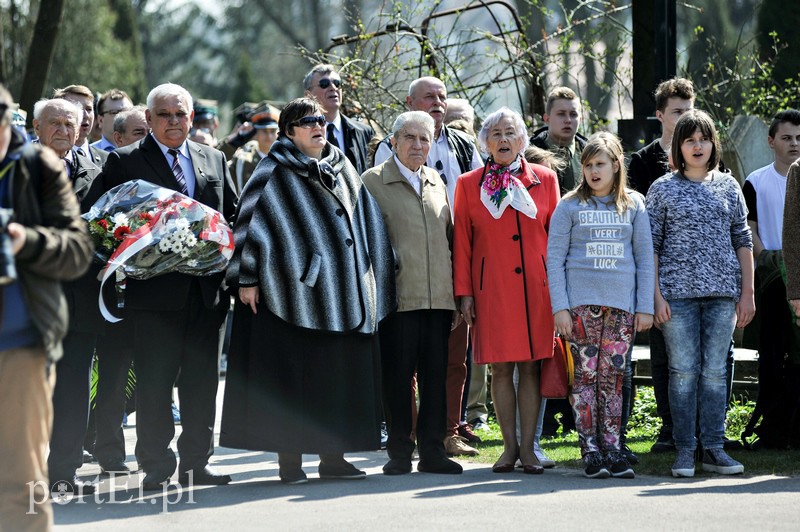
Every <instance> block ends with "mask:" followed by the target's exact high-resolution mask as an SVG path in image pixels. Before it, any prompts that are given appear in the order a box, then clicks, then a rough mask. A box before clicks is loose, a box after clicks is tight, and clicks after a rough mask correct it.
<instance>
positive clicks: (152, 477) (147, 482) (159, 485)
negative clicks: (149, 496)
mask: <svg viewBox="0 0 800 532" xmlns="http://www.w3.org/2000/svg"><path fill="white" fill-rule="evenodd" d="M171 479H172V475H164V474H163V473H147V474H145V476H144V479H142V490H143V491H161V490H163V489H164V485H165V484H166V485H169V482H170V480H171Z"/></svg>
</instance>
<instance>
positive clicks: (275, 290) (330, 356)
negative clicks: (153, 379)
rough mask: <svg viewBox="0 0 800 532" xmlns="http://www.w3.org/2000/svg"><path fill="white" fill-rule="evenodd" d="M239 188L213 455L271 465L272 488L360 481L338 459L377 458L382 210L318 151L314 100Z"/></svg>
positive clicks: (384, 300) (384, 287) (386, 292)
mask: <svg viewBox="0 0 800 532" xmlns="http://www.w3.org/2000/svg"><path fill="white" fill-rule="evenodd" d="M279 135H280V137H279V139H278V141H277V142H276V143H275V144H274V145H273V146H272V149H271V150H270V153H269V156H268V157H267V158H265V159H264V160H262V161H261V163H259V165H258V167H257V168H256V170H255V172H254V173H253V175H252V177H251V178H250V180H249V181H248V183H247V186H246V187H245V189H244V191H243V193H242V198H241V201H240V204H239V212H238V216H237V222H236V226H235V229H234V240H235V242H236V251H235V253H234V256H233V259H232V261H231V264H230V266H229V268H228V274H227V281H228V284H229V285H230V286H231V288H232V289H233V290H237V291H238V293H237V296H238V297H237V298H236V299H237V301H236V308H235V310H234V318H233V333H232V340H231V347H230V353H229V356H228V374H227V382H226V390H225V402H224V406H223V415H222V433H221V436H220V445H223V446H226V447H234V448H243V449H251V450H264V451H273V452H277V453H278V462H279V466H280V478H281V481H282V482H284V483H289V484H299V483H303V482H307V478H306V475H305V473H304V472H303V469H302V454H303V453H306V454H318V455H319V456H320V465H319V474H320V477H321V478H340V479H356V478H364V476H365V474H364V472H362V471H359V470H358V469H356V468H355V467H354V466H352V465H351V464H349V463H348V462H346V461H345V460H344V457H343V453H345V452H354V451H366V450H374V449H378V448H380V441H379V440H380V436H379V435H380V422H381V419H382V410H381V401H380V395H381V389H380V378H381V372H380V351H379V347H378V345H379V344H378V338H377V334H376V333H377V328H378V323H379V322H380V320H381V319H383V318H384V317H385V316H386V315H388V314H389V313H390V312H391V311H392V310H393V309H394V308H395V306H396V297H395V287H394V259H393V255H392V249H391V244H390V242H389V238H388V236H387V232H386V228H385V226H384V224H383V220H382V217H381V213H380V210H379V208H378V206H377V204H376V202H375V200H374V199H373V198H372V196H370V195H369V193H368V192H367V189H366V188H365V187H364V185H363V183H362V182H361V180H360V178H359V176H358V174H357V173H356V171H355V169H354V168H353V166H352V165H351V163H350V162H349V161H348V160H347V158H346V157H345V156H344V154H343V153H342V152H341V151H339V150H338V149H337V148H335V147H333V146H332V145H331V144H328V143H327V142H326V140H325V139H326V136H325V118H324V117H323V116H322V110H321V108H320V106H319V104H318V103H317V102H316V100H312V99H308V98H298V99H296V100H293V101H291V102H289V104H288V105H287V106H286V108H285V109H284V110H283V111H282V112H281V115H280V121H279Z"/></svg>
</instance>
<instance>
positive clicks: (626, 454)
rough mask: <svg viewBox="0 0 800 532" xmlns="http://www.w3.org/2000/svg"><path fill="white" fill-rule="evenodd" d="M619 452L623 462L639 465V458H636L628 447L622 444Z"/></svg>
mask: <svg viewBox="0 0 800 532" xmlns="http://www.w3.org/2000/svg"><path fill="white" fill-rule="evenodd" d="M619 452H620V453H621V454H622V456H623V458H625V461H626V462H628V463H629V464H631V465H636V464H638V463H639V457H638V456H636V454H635V453H634V452H633V451H631V449H630V447H628V445H627V444H625V443H623V444H622V446H621V447H620V450H619Z"/></svg>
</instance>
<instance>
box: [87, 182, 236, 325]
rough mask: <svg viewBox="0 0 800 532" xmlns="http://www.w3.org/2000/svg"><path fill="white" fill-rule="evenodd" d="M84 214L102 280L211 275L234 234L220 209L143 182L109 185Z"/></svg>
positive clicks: (222, 264)
mask: <svg viewBox="0 0 800 532" xmlns="http://www.w3.org/2000/svg"><path fill="white" fill-rule="evenodd" d="M83 218H84V219H85V220H86V221H87V222H88V223H89V234H90V235H91V237H92V240H93V241H94V244H95V255H96V257H97V258H98V259H99V260H100V261H101V262H103V263H104V264H106V266H105V268H104V270H103V272H102V273H101V278H102V282H103V283H105V282H106V280H107V279H109V278H110V277H111V276H112V275H118V274H119V273H120V272H121V273H122V274H124V275H125V276H128V277H131V278H132V279H139V280H144V279H149V278H151V277H154V276H156V275H163V274H165V273H172V272H180V273H186V274H189V275H198V276H204V275H211V274H214V273H218V272H222V271H224V270H225V268H226V267H227V265H228V261H229V260H230V258H231V256H232V255H233V248H234V246H233V232H232V231H231V228H230V226H229V225H228V223H227V222H226V221H225V219H224V218H223V217H222V215H221V214H220V213H218V212H217V211H215V210H214V209H212V208H211V207H208V206H206V205H203V204H202V203H200V202H198V201H195V200H193V199H192V198H189V197H187V196H184V195H183V194H181V193H180V192H175V191H174V190H170V189H166V188H162V187H159V186H157V185H154V184H152V183H150V182H148V181H143V180H139V179H137V180H134V181H129V182H127V183H123V184H121V185H119V186H116V187H114V188H112V189H111V190H109V191H108V192H106V193H105V194H103V196H101V197H100V199H99V200H97V202H96V203H95V204H94V205H93V206H92V208H91V209H90V210H89V212H87V213H86V214H84V215H83ZM100 305H101V310H104V308H103V307H104V304H103V302H102V300H101V302H100ZM103 314H104V315H105V314H106V313H105V312H104V313H103ZM106 319H108V317H107V318H106ZM110 321H111V320H110Z"/></svg>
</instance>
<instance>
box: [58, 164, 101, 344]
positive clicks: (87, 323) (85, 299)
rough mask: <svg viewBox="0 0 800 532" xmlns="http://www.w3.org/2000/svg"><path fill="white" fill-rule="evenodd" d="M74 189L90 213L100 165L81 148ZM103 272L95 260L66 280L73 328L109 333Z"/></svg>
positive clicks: (74, 172)
mask: <svg viewBox="0 0 800 532" xmlns="http://www.w3.org/2000/svg"><path fill="white" fill-rule="evenodd" d="M72 161H73V164H72V169H71V171H72V175H71V176H70V179H71V180H72V190H73V192H75V197H76V198H77V199H78V202H79V203H80V207H81V213H85V212H87V211H88V210H89V209H90V208H91V207H92V205H94V202H95V201H96V200H97V198H98V195H97V194H96V193H95V191H96V190H97V189H96V188H95V187H94V186H93V185H94V184H95V181H96V179H97V177H98V176H99V175H100V172H101V170H100V167H99V166H98V165H96V164H95V163H94V162H92V160H91V159H90V158H89V157H86V156H83V155H79V154H78V152H77V151H75V150H74V149H73V151H72ZM99 272H100V265H99V264H97V263H92V265H91V266H90V267H89V270H88V271H87V272H86V273H85V274H84V275H83V276H82V277H80V278H78V279H76V280H75V281H70V282H65V283H63V285H62V286H63V288H64V296H65V297H66V298H67V306H68V309H69V330H70V331H79V332H86V333H92V334H102V333H103V332H105V320H104V319H103V316H102V315H101V314H100V307H99V306H98V304H97V296H98V293H99V292H100V282H99V281H98V280H97V274H98V273H99Z"/></svg>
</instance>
